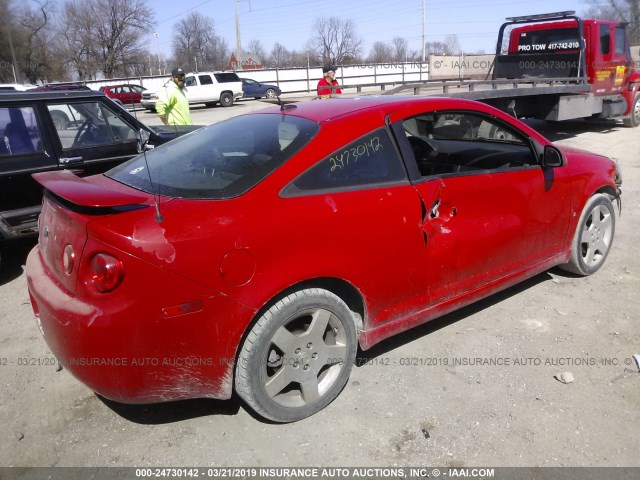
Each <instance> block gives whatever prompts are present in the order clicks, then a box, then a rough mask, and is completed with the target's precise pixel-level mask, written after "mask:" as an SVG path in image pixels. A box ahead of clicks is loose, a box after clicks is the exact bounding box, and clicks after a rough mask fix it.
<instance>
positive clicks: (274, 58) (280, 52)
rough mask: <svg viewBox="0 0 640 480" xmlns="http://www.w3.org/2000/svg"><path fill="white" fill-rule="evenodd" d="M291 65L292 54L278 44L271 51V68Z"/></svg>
mask: <svg viewBox="0 0 640 480" xmlns="http://www.w3.org/2000/svg"><path fill="white" fill-rule="evenodd" d="M290 65H291V52H289V50H287V48H286V47H285V46H284V45H282V44H280V43H278V42H276V43H275V44H274V45H273V48H272V49H271V66H272V67H275V68H279V67H284V66H287V67H288V66H290Z"/></svg>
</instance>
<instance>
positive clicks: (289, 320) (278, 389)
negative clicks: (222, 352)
mask: <svg viewBox="0 0 640 480" xmlns="http://www.w3.org/2000/svg"><path fill="white" fill-rule="evenodd" d="M355 325H356V322H355V319H354V314H353V313H352V312H351V311H350V310H349V307H347V305H346V304H345V303H344V302H343V301H342V299H340V298H339V297H338V296H336V295H334V294H333V293H331V292H329V291H327V290H323V289H320V288H309V289H305V290H300V291H298V292H295V293H292V294H290V295H287V296H286V297H284V298H283V299H281V300H280V301H278V302H277V303H275V304H274V305H273V306H272V307H271V308H269V310H267V311H266V312H265V313H264V314H263V315H262V316H261V317H260V319H259V320H258V321H257V322H256V323H255V325H254V326H253V328H252V329H251V331H250V332H249V333H248V335H247V337H246V339H245V341H244V344H243V345H242V348H241V350H240V353H239V355H238V360H237V363H236V376H235V390H236V393H238V395H239V396H240V397H241V398H242V399H243V400H244V401H245V402H246V403H247V404H248V405H249V407H251V409H253V410H254V411H255V412H256V413H258V414H259V415H261V416H263V417H265V418H267V419H269V420H273V421H275V422H281V423H286V422H295V421H297V420H301V419H303V418H306V417H309V416H311V415H313V414H314V413H317V412H319V411H320V410H322V409H323V408H324V407H326V406H327V405H329V403H331V402H332V401H333V400H334V399H335V398H336V397H337V396H338V394H339V393H340V392H341V391H342V389H343V388H344V386H345V384H346V383H347V380H348V379H349V374H350V373H351V368H352V366H353V363H354V361H355V356H356V348H357V337H356V328H355Z"/></svg>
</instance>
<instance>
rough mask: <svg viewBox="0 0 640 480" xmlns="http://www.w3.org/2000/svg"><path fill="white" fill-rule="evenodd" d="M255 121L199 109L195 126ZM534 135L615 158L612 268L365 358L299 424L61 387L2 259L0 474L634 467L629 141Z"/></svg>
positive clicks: (635, 166)
mask: <svg viewBox="0 0 640 480" xmlns="http://www.w3.org/2000/svg"><path fill="white" fill-rule="evenodd" d="M263 106H264V104H262V103H260V102H255V101H243V102H239V103H237V104H236V105H234V106H233V107H230V108H227V109H222V108H213V109H205V108H202V109H200V108H197V109H194V112H193V117H194V123H200V122H202V123H212V122H214V121H219V120H220V119H221V118H222V117H223V116H226V115H231V114H232V113H233V114H236V113H242V112H245V111H250V110H254V109H258V108H262V107H263ZM140 117H141V118H142V119H143V121H146V122H148V123H151V124H154V123H157V122H153V121H150V120H149V119H151V120H153V119H154V118H156V117H155V116H153V115H151V114H148V113H142V114H141V115H140ZM534 126H535V127H536V128H539V129H541V130H543V131H544V132H545V133H546V134H547V135H548V136H550V137H551V138H552V139H554V140H557V141H558V143H559V144H561V145H571V146H577V147H580V148H584V149H588V150H592V151H595V152H599V153H603V154H606V155H609V156H612V157H615V158H617V159H619V161H620V163H621V165H622V168H623V174H624V184H623V192H624V193H623V211H622V217H621V218H619V221H618V224H617V231H616V238H615V242H614V245H613V250H612V251H611V254H610V255H609V258H608V260H607V263H606V265H605V266H604V267H603V268H602V269H601V270H600V271H599V272H598V273H597V274H595V275H593V276H592V277H589V278H576V277H573V276H570V275H567V274H565V273H563V272H561V271H559V270H555V269H554V270H551V271H549V272H546V273H543V274H541V275H538V276H536V277H534V278H532V279H530V280H529V281H527V282H524V283H523V284H520V285H518V286H516V287H513V288H511V289H508V290H506V291H504V292H502V293H500V294H497V295H494V296H492V297H490V298H488V299H486V300H484V301H482V302H479V303H477V304H475V305H472V306H470V307H467V308H464V309H462V310H460V311H458V312H454V313H453V314H450V315H447V316H445V317H443V318H441V319H438V320H435V321H433V322H431V323H429V324H427V325H424V326H422V327H419V328H416V329H414V330H412V331H410V332H407V333H404V334H402V335H399V336H397V337H395V338H393V339H390V340H388V341H386V342H384V343H382V344H380V345H378V346H376V347H375V348H374V349H373V350H371V351H367V352H364V353H363V354H362V355H361V359H360V362H359V364H358V366H357V367H355V368H354V369H353V373H352V375H351V379H350V380H349V382H348V384H347V387H346V388H345V389H344V391H343V392H342V394H341V395H340V396H339V397H338V398H337V400H336V401H334V402H333V403H332V404H331V405H330V406H329V407H328V408H326V409H325V410H324V411H322V412H320V413H319V414H317V415H315V416H313V417H311V418H309V419H306V420H304V421H301V422H298V423H295V424H289V425H277V424H271V423H266V422H264V421H262V420H260V419H258V418H256V417H254V416H253V415H252V414H251V413H250V412H249V411H247V410H246V409H245V408H244V407H243V406H242V405H241V403H240V402H239V400H238V399H236V398H234V399H233V400H231V401H226V402H221V401H214V400H193V401H184V402H174V403H168V404H162V405H151V406H126V405H120V404H116V403H113V402H110V401H107V400H104V399H101V398H99V397H98V396H96V395H95V394H93V393H92V392H91V391H90V390H88V389H87V388H86V387H85V386H83V385H82V384H80V383H79V382H78V381H76V380H75V379H74V378H73V377H71V375H70V374H69V373H68V372H66V371H64V370H63V371H60V372H56V366H55V362H53V357H52V355H51V354H50V352H49V350H48V349H47V346H46V344H45V342H44V340H43V339H42V338H41V335H40V332H39V330H38V327H37V324H36V321H35V319H34V317H33V314H32V311H31V306H30V304H29V298H28V294H27V287H26V281H25V276H24V260H25V256H26V251H27V250H28V246H25V247H24V248H21V249H16V250H14V251H13V252H11V254H8V255H7V256H6V257H5V258H3V261H6V265H5V266H4V267H3V270H2V271H1V272H0V305H2V308H1V310H0V345H1V346H2V348H1V350H0V361H1V362H3V363H2V364H0V425H2V429H1V430H0V459H1V461H0V465H1V466H155V465H164V466H168V465H173V466H221V465H227V466H305V465H318V466H406V465H411V466H423V465H424V466H426V465H435V466H445V467H446V466H452V467H458V466H494V467H496V466H640V456H639V455H638V450H637V438H638V437H637V435H638V428H639V427H640V374H639V373H638V368H637V366H634V365H631V356H632V355H633V354H636V353H640V322H639V321H638V317H639V316H640V296H639V295H638V292H640V256H639V255H638V251H637V250H636V248H635V247H636V246H638V245H639V244H640V208H639V207H640V191H639V188H638V185H639V184H640V158H639V155H638V154H639V152H640V130H638V129H635V130H632V129H625V128H623V127H622V126H620V125H618V124H615V123H611V122H605V123H591V122H590V123H587V122H582V121H580V122H569V123H563V124H551V123H544V122H535V123H534ZM25 363H27V364H26V365H25ZM561 372H570V373H571V374H572V375H573V377H574V378H575V380H574V381H573V383H569V384H564V383H561V382H560V381H558V380H557V379H555V378H554V375H556V374H558V373H561Z"/></svg>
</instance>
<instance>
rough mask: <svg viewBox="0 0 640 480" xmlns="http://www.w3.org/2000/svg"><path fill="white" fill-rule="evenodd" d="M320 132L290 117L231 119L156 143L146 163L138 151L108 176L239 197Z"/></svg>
mask: <svg viewBox="0 0 640 480" xmlns="http://www.w3.org/2000/svg"><path fill="white" fill-rule="evenodd" d="M318 130H319V126H318V124H317V123H315V122H313V121H311V120H308V119H304V118H299V117H293V116H289V115H282V114H256V115H246V116H240V117H235V118H233V119H230V120H227V121H225V122H221V123H217V124H214V125H211V126H209V127H206V128H204V129H202V130H198V131H197V132H194V133H191V134H187V135H185V136H182V137H180V138H177V139H175V140H173V141H171V142H169V143H167V144H165V145H162V146H160V147H156V148H155V149H153V150H151V151H150V152H147V153H146V161H145V155H139V156H137V157H136V158H134V159H132V160H130V161H129V162H127V163H124V164H122V165H119V166H118V167H116V168H114V169H112V170H110V171H108V172H107V173H106V175H107V176H108V177H110V178H112V179H113V180H116V181H118V182H121V183H124V184H126V185H129V186H131V187H133V188H136V189H138V190H142V191H144V192H147V193H153V194H159V195H163V196H168V197H179V198H191V199H224V198H232V197H237V196H239V195H242V194H243V193H245V192H246V191H248V190H249V189H251V188H252V187H254V186H255V185H257V184H258V183H259V182H260V181H262V180H263V179H264V178H266V177H267V176H268V175H269V174H270V173H271V172H273V171H274V170H275V169H276V168H278V167H279V166H280V165H282V164H283V163H284V162H286V161H287V160H288V159H290V158H291V157H292V156H293V155H295V154H296V153H297V152H298V151H299V150H300V149H301V148H302V147H303V146H304V145H305V144H306V143H307V142H308V141H309V140H310V139H311V138H313V137H314V136H315V135H316V133H317V132H318ZM147 166H148V171H147Z"/></svg>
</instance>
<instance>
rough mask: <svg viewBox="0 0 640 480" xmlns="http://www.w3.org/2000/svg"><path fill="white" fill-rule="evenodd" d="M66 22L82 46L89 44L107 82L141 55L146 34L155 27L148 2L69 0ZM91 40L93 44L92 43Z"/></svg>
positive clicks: (130, 0)
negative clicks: (74, 30) (81, 39)
mask: <svg viewBox="0 0 640 480" xmlns="http://www.w3.org/2000/svg"><path fill="white" fill-rule="evenodd" d="M65 6H66V7H68V8H67V9H66V14H67V15H66V21H67V22H68V25H73V26H74V27H75V28H76V29H77V33H78V37H79V38H83V39H84V40H83V43H86V42H89V41H90V47H88V48H89V50H90V52H89V55H94V56H95V57H96V58H97V59H98V61H99V63H100V69H101V70H102V73H103V74H104V76H105V77H106V78H113V76H114V75H115V74H116V72H118V73H120V74H122V73H124V69H123V65H124V63H125V61H126V59H128V58H131V57H133V56H137V55H140V54H142V52H143V51H146V49H145V48H144V47H143V46H142V39H143V36H145V34H146V33H147V32H148V31H149V30H151V29H152V28H153V26H154V21H153V19H154V13H153V10H151V9H150V8H149V7H148V6H147V4H146V0H67V2H66V5H65ZM89 39H90V40H89Z"/></svg>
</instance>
